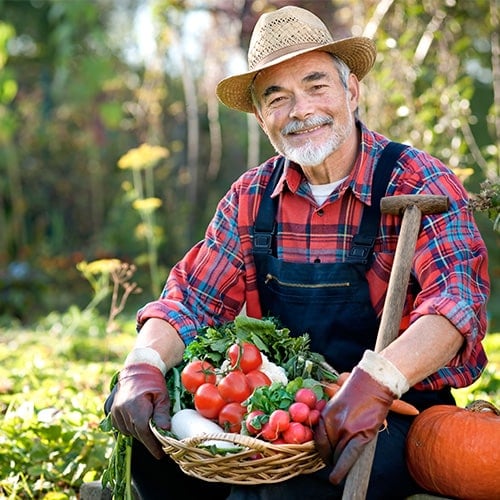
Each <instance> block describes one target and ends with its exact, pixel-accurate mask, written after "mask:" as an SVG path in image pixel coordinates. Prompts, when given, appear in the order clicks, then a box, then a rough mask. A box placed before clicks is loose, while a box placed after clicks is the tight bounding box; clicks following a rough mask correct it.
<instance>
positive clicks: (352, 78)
mask: <svg viewBox="0 0 500 500" xmlns="http://www.w3.org/2000/svg"><path fill="white" fill-rule="evenodd" d="M347 85H348V86H347V88H348V90H349V104H350V107H351V111H354V110H355V109H357V107H358V104H359V80H358V78H357V77H356V75H355V74H354V73H351V74H350V75H349V80H348V82H347Z"/></svg>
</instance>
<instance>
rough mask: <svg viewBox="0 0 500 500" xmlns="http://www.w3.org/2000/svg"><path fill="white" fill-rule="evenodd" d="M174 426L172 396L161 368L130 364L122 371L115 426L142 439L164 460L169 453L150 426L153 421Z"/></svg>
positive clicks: (113, 412) (113, 417) (115, 402)
mask: <svg viewBox="0 0 500 500" xmlns="http://www.w3.org/2000/svg"><path fill="white" fill-rule="evenodd" d="M151 418H152V419H153V421H154V422H155V423H156V425H158V427H160V428H162V429H170V398H169V395H168V389H167V384H166V382H165V377H164V376H163V374H162V372H161V370H160V369H159V368H157V367H156V366H152V365H150V364H147V363H137V364H131V365H129V366H126V367H125V368H123V369H122V370H121V371H120V374H119V376H118V383H117V387H116V393H115V397H114V400H113V404H112V406H111V420H112V422H113V425H114V426H115V427H116V428H117V429H118V430H119V431H120V432H122V433H123V434H125V435H128V436H133V437H134V438H136V439H138V440H139V441H141V442H142V443H143V444H144V446H146V448H147V449H148V450H149V452H150V453H151V454H152V455H153V456H154V457H156V458H158V459H160V458H162V457H164V456H165V454H164V452H163V450H162V448H161V445H160V443H159V442H158V440H157V439H156V437H155V436H154V434H153V433H152V432H151V430H150V428H149V420H150V419H151Z"/></svg>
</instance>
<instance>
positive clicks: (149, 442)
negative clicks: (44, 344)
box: [134, 421, 165, 460]
mask: <svg viewBox="0 0 500 500" xmlns="http://www.w3.org/2000/svg"><path fill="white" fill-rule="evenodd" d="M134 427H135V436H134V437H136V438H137V439H138V440H139V441H141V443H142V444H143V445H144V446H145V447H146V448H147V449H148V451H149V453H151V455H153V456H154V457H155V458H156V459H158V460H160V459H161V458H163V457H164V456H165V453H164V452H163V448H162V447H161V444H160V442H159V441H158V440H157V439H156V437H155V435H154V434H153V433H152V432H151V429H150V427H149V421H147V422H146V423H145V424H144V423H134Z"/></svg>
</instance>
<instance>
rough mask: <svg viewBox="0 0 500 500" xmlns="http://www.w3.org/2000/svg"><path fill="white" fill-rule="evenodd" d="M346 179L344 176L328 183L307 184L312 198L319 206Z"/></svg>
mask: <svg viewBox="0 0 500 500" xmlns="http://www.w3.org/2000/svg"><path fill="white" fill-rule="evenodd" d="M346 179H347V177H344V178H343V179H340V180H339V181H335V182H330V183H329V184H309V187H310V188H311V191H312V194H313V196H314V199H315V200H316V202H317V203H318V205H320V206H321V205H322V204H323V203H324V202H325V200H326V199H327V198H328V197H329V196H330V194H331V193H333V192H334V191H335V190H336V189H337V188H338V187H339V186H340V185H341V184H342V183H343V182H344V181H345V180H346Z"/></svg>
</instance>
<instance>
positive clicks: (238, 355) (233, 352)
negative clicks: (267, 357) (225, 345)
mask: <svg viewBox="0 0 500 500" xmlns="http://www.w3.org/2000/svg"><path fill="white" fill-rule="evenodd" d="M227 357H228V359H229V361H230V362H231V366H233V367H236V368H239V369H240V370H241V371H242V372H243V373H248V372H250V371H252V370H257V369H258V368H260V365H262V354H261V352H260V350H259V348H258V347H257V346H256V345H254V344H250V342H243V343H242V344H241V345H240V344H233V345H232V346H231V347H230V348H229V350H228V351H227Z"/></svg>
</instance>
